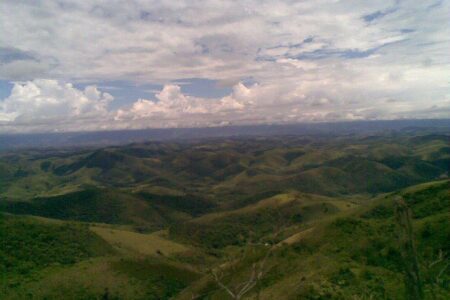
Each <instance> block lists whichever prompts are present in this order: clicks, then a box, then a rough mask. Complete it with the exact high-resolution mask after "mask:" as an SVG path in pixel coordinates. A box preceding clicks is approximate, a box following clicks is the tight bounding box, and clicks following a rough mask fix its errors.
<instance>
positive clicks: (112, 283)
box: [3, 257, 145, 300]
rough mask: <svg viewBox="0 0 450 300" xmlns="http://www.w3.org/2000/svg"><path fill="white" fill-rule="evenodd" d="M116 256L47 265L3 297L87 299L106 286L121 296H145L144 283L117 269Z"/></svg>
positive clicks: (11, 299)
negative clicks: (70, 264)
mask: <svg viewBox="0 0 450 300" xmlns="http://www.w3.org/2000/svg"><path fill="white" fill-rule="evenodd" d="M116 260H119V258H114V257H100V258H94V259H89V260H85V261H82V262H80V263H77V264H75V265H73V266H71V267H62V266H52V267H49V268H46V269H45V270H43V271H41V272H40V273H39V276H38V277H36V278H35V279H34V280H31V281H28V282H23V283H22V285H21V286H20V288H19V289H14V290H11V292H10V293H8V294H6V295H4V297H5V298H3V299H8V300H13V299H14V300H15V299H73V300H75V299H87V298H88V297H92V296H100V295H103V294H104V292H105V289H108V293H109V294H110V295H115V296H119V297H120V299H142V298H144V291H145V286H144V285H143V283H142V282H139V281H137V280H130V278H129V277H128V276H127V275H125V274H120V273H118V272H115V270H114V269H113V268H112V263H114V261H116ZM80 274H82V276H80ZM31 295H32V298H31V297H30V296H31ZM89 299H91V298H89Z"/></svg>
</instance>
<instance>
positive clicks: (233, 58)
mask: <svg viewBox="0 0 450 300" xmlns="http://www.w3.org/2000/svg"><path fill="white" fill-rule="evenodd" d="M449 14H450V3H449V1H435V2H418V1H375V2H371V3H367V2H361V1H322V0H317V1H176V2H175V1H137V0H136V1H123V2H121V1H90V2H87V1H32V2H31V1H30V2H24V1H9V0H5V1H2V3H0V28H1V29H0V30H1V31H2V34H0V45H2V46H1V47H0V80H4V81H8V82H13V84H14V87H13V89H12V90H11V95H10V96H9V97H7V98H5V99H2V100H0V131H1V132H28V131H53V130H60V131H67V130H70V131H77V130H96V129H118V128H145V127H180V126H220V125H225V124H254V123H258V124H259V123H285V122H304V121H336V120H359V119H397V118H448V117H450V111H449V107H450V82H449V78H450V56H449V55H448V53H449V52H450V39H449V38H448V37H449V36H450V26H448V15H449ZM192 78H198V79H206V80H212V81H214V82H216V83H217V85H219V86H227V87H230V89H231V92H230V93H229V94H228V95H225V96H221V97H215V98H205V97H201V96H200V93H198V94H195V93H186V92H183V86H182V85H181V84H179V83H177V82H180V81H182V80H188V81H189V79H192ZM118 81H127V82H134V83H135V84H136V85H139V84H155V85H159V86H161V88H159V89H158V90H157V91H155V92H154V94H153V95H149V97H148V98H143V99H135V100H134V101H133V102H130V103H126V104H124V105H122V106H121V107H119V108H114V109H112V108H111V106H112V105H111V103H113V102H114V100H113V96H111V95H110V94H108V93H105V91H104V90H102V88H100V87H101V86H102V85H103V83H105V82H118ZM91 84H92V85H91ZM82 85H83V86H84V87H83V88H81V87H80V86H82ZM96 86H98V87H96ZM113 88H114V86H113ZM196 88H197V89H201V88H202V86H197V87H196ZM108 91H109V90H108ZM111 94H113V93H112V90H111Z"/></svg>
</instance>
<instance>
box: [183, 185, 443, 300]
mask: <svg viewBox="0 0 450 300" xmlns="http://www.w3.org/2000/svg"><path fill="white" fill-rule="evenodd" d="M396 194H397V193H394V194H390V195H387V196H384V197H380V198H379V199H376V200H374V202H373V203H370V204H369V205H367V206H363V207H357V208H355V209H350V210H347V211H346V212H343V213H339V214H337V215H335V216H333V217H331V218H327V219H326V220H324V221H322V222H316V223H314V224H312V225H311V226H310V227H309V228H308V229H304V228H303V229H300V231H298V230H297V233H294V234H292V230H291V228H288V229H287V230H286V233H289V234H288V235H289V236H288V237H287V238H286V239H284V240H283V241H282V242H280V243H279V244H278V246H276V249H275V251H274V252H273V254H272V255H271V256H270V258H269V262H268V267H267V269H266V270H267V271H266V272H267V273H266V274H265V276H264V277H263V279H262V280H261V281H260V282H259V284H258V286H257V287H256V288H255V289H254V290H252V292H250V293H249V295H248V297H249V298H253V297H256V294H259V296H258V297H259V298H260V299H405V292H406V291H405V288H404V284H403V281H404V274H403V266H404V265H403V264H404V261H403V259H402V256H401V248H400V243H399V240H398V234H399V232H398V226H397V224H396V222H395V218H394V213H393V212H394V207H393V206H394V204H393V203H394V197H395V196H396ZM400 194H402V195H403V196H404V198H405V199H407V203H408V205H410V207H411V209H412V211H413V216H414V219H413V225H414V233H415V240H416V243H417V252H418V256H419V262H420V270H421V274H422V276H423V282H424V290H425V296H426V299H433V298H432V297H433V294H434V296H435V297H436V299H448V296H449V295H450V289H449V287H448V280H449V279H450V270H448V268H445V266H446V265H448V253H449V251H450V249H449V243H448V241H449V238H450V230H449V228H450V226H449V225H450V224H449V222H450V221H449V220H450V213H449V211H450V205H449V203H448V199H449V197H448V196H449V182H448V181H447V182H438V183H435V184H431V185H428V186H417V187H416V188H414V189H413V190H412V191H411V190H404V191H402V192H400ZM428 203H432V205H428ZM211 221H212V220H211ZM212 222H213V221H212ZM216 234H220V233H219V231H217V233H216ZM291 234H292V235H291ZM223 235H224V239H225V240H226V239H227V237H228V233H226V232H225V233H223ZM227 251H229V250H227ZM263 251H264V250H263ZM441 252H442V253H444V255H445V256H444V258H443V260H442V261H439V253H441ZM254 255H256V257H258V254H257V252H255V254H254ZM252 259H255V257H252V256H248V257H246V258H245V259H244V260H242V261H239V263H238V265H237V266H235V267H234V268H233V269H232V270H230V271H229V272H231V273H229V275H231V274H232V276H230V277H225V278H224V282H226V284H227V285H228V286H233V285H235V284H237V282H239V280H245V278H248V276H249V274H250V271H251V266H252ZM257 259H258V258H257ZM259 259H261V257H260V258H259ZM430 265H431V267H430ZM440 272H442V273H441V274H440V276H439V278H438V279H437V277H438V274H439V273H440ZM192 293H194V294H198V295H208V297H209V298H208V299H223V298H225V297H227V296H226V293H224V291H223V290H222V289H220V288H219V287H218V286H217V285H215V284H214V282H213V281H212V278H211V277H205V280H204V281H203V282H198V285H193V286H192V287H191V289H189V291H186V292H185V293H184V294H181V295H180V297H179V298H180V299H189V298H188V294H192Z"/></svg>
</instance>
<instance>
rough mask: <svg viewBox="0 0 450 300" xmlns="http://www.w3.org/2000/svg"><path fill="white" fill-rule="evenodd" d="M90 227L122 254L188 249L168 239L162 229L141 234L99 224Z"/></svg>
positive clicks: (170, 252)
mask: <svg viewBox="0 0 450 300" xmlns="http://www.w3.org/2000/svg"><path fill="white" fill-rule="evenodd" d="M90 229H91V230H92V231H93V232H95V233H96V234H98V235H99V236H100V237H102V238H103V239H104V240H105V241H107V242H108V243H109V244H111V245H112V246H113V247H114V248H116V249H117V250H118V251H119V252H121V253H124V254H139V255H161V254H162V255H172V254H177V253H182V252H185V251H188V250H189V248H188V247H186V246H185V245H182V244H180V243H176V242H173V241H171V240H168V239H167V238H166V237H165V235H166V234H165V232H164V231H157V232H153V233H151V234H142V233H137V232H131V231H126V230H119V229H112V228H106V227H100V226H91V227H90Z"/></svg>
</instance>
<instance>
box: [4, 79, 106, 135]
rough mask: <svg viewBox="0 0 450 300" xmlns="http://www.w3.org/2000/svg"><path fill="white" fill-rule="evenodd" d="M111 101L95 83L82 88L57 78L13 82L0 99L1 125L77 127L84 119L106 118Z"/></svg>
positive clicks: (44, 127) (26, 128) (87, 120)
mask: <svg viewBox="0 0 450 300" xmlns="http://www.w3.org/2000/svg"><path fill="white" fill-rule="evenodd" d="M112 100H113V97H112V96H111V95H110V94H108V93H102V92H100V91H99V90H98V89H97V88H96V87H95V86H87V87H86V88H85V89H84V91H81V90H79V89H76V88H75V87H74V86H73V85H72V84H70V83H60V82H58V81H56V80H45V79H39V80H33V81H27V82H16V83H15V84H14V87H13V89H12V91H11V95H10V96H9V97H8V98H6V99H4V100H3V101H1V102H0V128H1V127H3V126H4V127H5V128H6V129H7V130H8V129H11V128H12V127H14V126H17V127H18V128H19V127H23V129H25V131H32V130H33V129H34V130H36V129H37V130H39V129H41V130H50V131H51V130H53V129H58V130H72V129H74V130H77V129H79V126H80V124H82V123H83V122H94V123H97V122H98V121H99V119H101V118H105V117H106V116H107V115H108V114H109V113H108V111H107V106H108V103H109V102H110V101H112ZM72 126H74V127H73V128H72Z"/></svg>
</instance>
